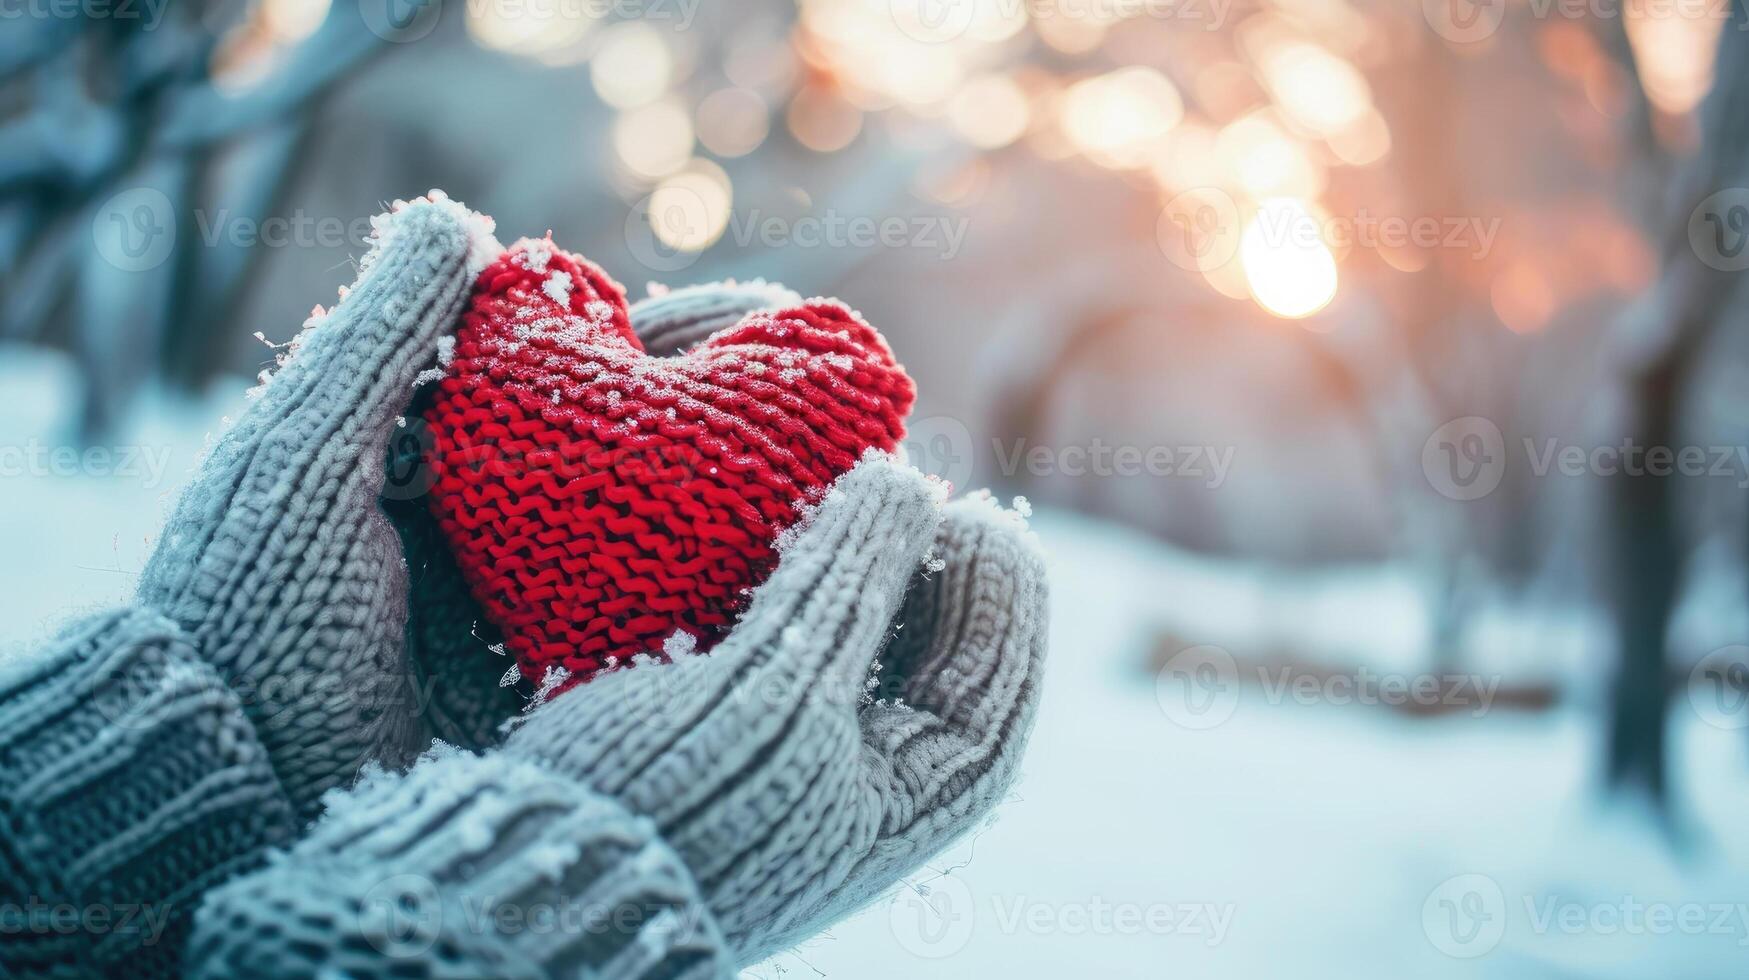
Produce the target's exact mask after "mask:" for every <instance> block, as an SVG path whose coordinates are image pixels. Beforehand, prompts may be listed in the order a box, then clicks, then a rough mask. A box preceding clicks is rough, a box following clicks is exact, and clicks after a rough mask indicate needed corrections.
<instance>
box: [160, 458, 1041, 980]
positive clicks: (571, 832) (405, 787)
mask: <svg viewBox="0 0 1749 980" xmlns="http://www.w3.org/2000/svg"><path fill="white" fill-rule="evenodd" d="M926 554H928V555H933V556H934V557H935V558H939V559H940V563H937V562H934V561H929V560H926ZM907 593H909V594H908V595H907ZM1044 600H1045V584H1044V573H1043V566H1042V562H1041V560H1040V558H1039V555H1038V553H1037V550H1036V548H1035V546H1034V544H1033V543H1032V541H1031V539H1030V536H1029V534H1028V533H1027V532H1026V531H1025V530H1024V529H1023V527H1022V526H1021V524H1020V520H1019V518H1017V517H1015V516H1014V515H1012V514H1009V513H1007V512H1005V511H1002V510H1001V509H1000V508H998V507H996V506H995V505H994V503H992V502H991V501H990V500H989V499H988V498H974V499H971V500H966V501H960V502H957V503H954V504H951V505H949V506H948V507H946V508H945V510H944V509H943V508H941V506H940V491H939V487H938V486H937V485H934V484H932V483H930V482H929V481H927V480H925V479H924V478H923V477H922V476H921V475H920V474H918V473H917V472H916V471H914V470H911V469H910V468H908V467H904V466H902V465H899V464H897V463H895V462H893V461H891V460H887V459H885V458H882V457H878V456H876V457H871V458H869V459H866V460H865V461H864V462H862V463H861V464H860V465H858V466H857V467H856V468H855V469H853V470H852V471H851V472H850V473H848V474H846V475H845V476H844V477H842V478H841V479H840V480H839V481H838V482H837V483H835V484H834V486H833V488H832V490H831V491H830V492H829V493H828V494H827V496H826V499H825V500H824V501H823V502H822V503H821V505H820V506H819V507H818V509H817V510H816V512H815V513H814V514H813V515H812V517H811V519H810V520H809V521H808V522H806V524H805V525H804V526H803V527H802V529H800V530H799V531H798V532H796V533H795V534H794V535H793V536H792V538H791V539H790V540H788V541H786V542H785V546H784V549H783V556H782V559H781V561H780V563H779V566H778V568H777V570H776V571H775V572H774V574H773V575H772V577H771V578H770V580H769V581H767V582H766V583H765V584H763V585H762V586H760V588H759V589H758V590H757V591H756V592H755V595H754V597H753V602H752V604H751V606H750V608H749V609H748V611H747V613H746V614H745V615H744V616H743V618H742V621H741V622H740V624H739V625H738V626H737V627H736V629H735V630H734V631H733V632H732V633H731V634H730V636H729V637H728V638H727V639H726V640H724V641H723V642H722V643H721V644H720V645H719V646H718V647H717V648H716V649H714V650H713V651H711V652H710V653H709V654H707V655H702V656H700V655H692V654H686V653H684V652H683V651H681V650H680V649H678V648H677V649H676V650H675V651H674V652H675V654H676V659H675V660H674V662H672V663H643V664H638V665H635V666H633V667H632V668H630V669H626V670H620V671H614V672H610V673H608V674H605V675H602V676H598V677H596V678H595V679H593V680H592V681H590V682H589V683H588V684H585V685H582V686H581V687H578V688H576V689H575V690H572V691H570V692H568V693H566V694H564V695H562V696H560V697H557V698H555V699H554V700H553V701H552V702H551V703H549V704H546V705H544V706H542V707H540V708H538V709H537V710H535V711H534V712H533V713H532V714H531V715H530V716H529V717H528V719H527V720H526V722H524V723H523V724H522V725H521V726H520V727H518V728H516V729H515V731H514V732H513V733H512V734H511V735H510V737H509V738H508V739H506V740H505V742H504V745H503V746H502V748H500V749H498V750H497V751H495V752H493V753H491V754H489V755H488V756H486V757H484V758H483V759H481V758H475V757H472V756H468V755H454V756H449V757H443V758H436V759H433V760H431V761H428V762H425V763H423V764H421V766H420V767H418V768H417V769H415V770H414V772H413V774H412V775H410V776H408V777H405V778H397V777H388V778H387V779H385V780H381V781H377V780H373V781H372V782H371V783H370V784H369V786H368V787H367V789H366V790H364V791H361V794H360V798H359V799H357V800H354V799H352V798H349V797H345V796H336V797H335V798H334V802H333V804H332V806H331V810H330V815H329V816H328V817H326V818H324V820H323V822H322V823H321V824H319V825H318V829H317V830H316V831H315V832H314V833H313V835H312V836H311V837H310V838H309V839H307V840H306V841H305V842H303V843H301V844H299V845H298V846H297V847H296V848H294V849H293V850H292V852H291V853H290V855H289V856H288V857H286V858H285V859H283V860H279V861H276V862H275V863H274V864H272V865H271V866H269V867H267V868H265V869H262V870H260V871H258V872H255V873H253V874H251V875H249V876H247V877H245V878H243V879H241V880H239V881H237V882H236V883H234V884H232V885H229V886H227V887H225V888H223V889H220V890H217V891H215V892H214V893H213V894H212V895H211V896H210V898H209V901H208V904H207V905H206V906H204V907H203V909H202V911H201V914H200V919H199V922H198V924H197V929H196V938H195V940H194V942H193V946H192V949H193V956H194V967H195V969H196V970H197V971H198V970H209V969H210V970H215V971H218V973H215V974H213V975H219V974H222V972H223V971H224V970H225V969H227V968H228V967H230V966H231V965H233V964H237V963H242V962H246V961H245V960H243V959H239V958H238V954H237V953H235V951H236V950H255V951H257V952H256V953H255V955H257V956H264V957H268V959H264V960H261V962H280V963H291V964H294V965H295V966H294V968H293V969H291V970H290V971H289V972H290V973H291V974H292V975H298V976H303V975H315V974H317V973H320V972H321V971H322V970H324V969H327V968H330V967H332V968H338V969H341V970H342V971H343V972H345V973H347V974H358V975H365V976H376V975H391V974H392V975H397V976H399V975H407V976H430V975H456V976H476V975H498V974H500V973H502V974H505V975H517V972H518V971H525V970H532V971H535V972H542V971H544V972H547V973H548V974H549V975H554V976H608V977H618V976H674V975H683V974H684V975H690V974H689V972H688V971H693V970H701V971H709V970H722V969H726V968H727V966H729V965H731V964H733V965H743V964H747V963H751V962H755V961H757V960H759V959H761V958H763V957H764V956H766V955H768V954H769V953H771V952H772V951H775V950H777V949H781V948H783V947H785V946H787V945H790V944H792V943H794V942H796V941H798V940H800V939H802V938H805V937H807V936H809V935H812V934H813V933H815V932H817V931H819V930H820V929H822V928H824V927H825V926H827V925H829V924H830V923H831V922H833V921H835V920H837V919H839V918H841V917H843V916H844V915H847V914H848V913H850V912H851V911H854V910H855V909H856V908H857V907H859V906H861V905H862V904H864V903H866V902H868V901H869V900H870V899H872V898H874V897H876V896H877V895H879V894H880V893H881V892H882V891H883V890H885V889H886V888H888V887H890V886H891V885H892V884H893V882H894V881H895V880H896V879H897V878H898V877H899V876H901V875H902V874H904V873H905V872H906V871H908V870H910V869H913V868H915V867H916V866H917V865H918V864H920V863H921V862H922V861H923V860H924V859H926V858H927V857H928V856H929V855H930V854H932V853H934V852H936V851H938V850H939V849H941V848H942V847H944V846H945V845H947V844H948V843H949V842H951V840H952V839H953V838H954V837H956V836H958V835H959V834H960V833H962V832H964V831H965V830H967V829H969V828H970V827H971V826H972V825H973V823H975V822H976V820H977V819H978V818H979V817H980V816H981V815H982V814H984V813H986V812H987V811H988V810H989V809H990V808H991V807H992V806H994V805H995V803H996V802H998V801H999V800H1000V799H1001V797H1002V795H1003V794H1004V793H1005V792H1006V788H1007V786H1008V785H1009V783H1010V781H1011V780H1012V778H1013V776H1014V773H1015V767H1016V765H1017V763H1018V760H1019V758H1020V753H1021V750H1022V748H1023V745H1024V743H1025V740H1026V736H1027V732H1028V730H1029V727H1030V723H1031V718H1032V715H1033V710H1034V707H1035V705H1036V703H1037V695H1038V689H1039V679H1040V678H1039V672H1040V668H1041V665H1042V657H1043V652H1044V638H1045V612H1044V610H1045V601H1044ZM895 630H896V631H897V632H896V636H897V637H898V638H897V639H894V638H893V637H894V636H895ZM883 651H884V652H883ZM877 657H878V658H879V660H878V662H877ZM901 699H902V700H901ZM537 785H538V786H539V787H541V789H540V792H539V793H535V792H534V791H532V790H528V789H526V787H532V786H537ZM542 793H544V794H547V796H541V795H540V794H542ZM549 797H550V799H552V800H558V799H565V800H571V801H573V802H570V803H557V802H550V801H549ZM434 799H437V800H439V801H440V802H437V803H433V802H432V801H433V800H434ZM525 800H531V801H532V802H521V801H525ZM607 800H612V801H613V802H612V803H611V804H609V803H607V802H606V801H607ZM482 807H483V808H484V812H485V813H487V814H490V816H489V817H482V816H480V812H481V810H480V808H482ZM543 807H544V808H546V809H542V808H543ZM536 811H539V812H540V814H539V815H537V813H536ZM554 814H556V815H554ZM625 814H635V815H637V817H638V818H640V819H638V820H633V821H631V822H630V823H629V824H628V823H626V822H625ZM560 827H562V828H563V829H556V828H560ZM626 827H636V828H639V829H638V830H636V831H626V830H625V829H624V828H626ZM652 832H653V833H656V834H659V836H660V839H661V841H662V842H663V843H658V842H657V841H656V840H655V839H653V838H652V837H651V836H649V835H650V834H651V833H652ZM616 834H630V835H631V839H630V840H629V841H628V840H627V839H626V838H624V837H617V836H616ZM604 840H608V841H613V842H614V843H608V844H604V843H603V841H604ZM425 841H428V842H429V845H428V846H427V845H425V844H422V843H421V842H425ZM633 849H636V850H637V851H638V853H640V854H642V855H644V856H643V857H641V858H640V859H638V860H636V861H628V860H627V858H626V857H625V856H626V855H627V854H628V853H629V852H630V851H631V850H633ZM609 866H611V867H612V869H613V870H611V871H603V870H601V869H603V868H607V867H609ZM385 882H392V883H393V884H387V885H385V884H384V883H385ZM602 882H619V883H620V884H618V885H615V886H608V885H604V884H602ZM694 889H696V891H694ZM409 892H416V893H417V895H418V898H417V900H415V901H411V902H408V901H405V900H404V899H403V900H402V901H401V902H400V905H399V907H401V908H403V909H411V910H412V912H409V913H407V914H408V915H409V917H410V918H413V919H416V920H417V921H418V922H419V923H421V924H422V926H421V928H422V929H423V930H424V931H423V932H417V936H418V941H417V942H415V943H412V944H411V945H407V944H404V943H399V942H396V941H395V937H394V936H393V935H389V936H387V937H386V938H385V936H384V935H383V934H382V928H383V927H382V926H381V925H380V924H378V923H379V922H380V921H381V919H382V917H383V915H385V914H387V913H385V912H380V911H375V909H376V908H377V906H379V905H384V904H385V898H386V897H387V898H393V897H395V896H401V895H404V894H406V893H409ZM529 896H533V897H532V898H531V897H529ZM628 896H636V897H635V898H632V897H628ZM695 896H696V898H695ZM387 904H394V903H393V902H388V903H387ZM531 904H532V905H534V906H537V907H552V906H557V907H559V908H561V909H580V910H582V913H583V920H582V921H589V922H600V923H605V925H603V926H601V927H600V929H598V930H597V932H596V933H590V934H588V935H587V936H585V937H584V938H583V939H573V938H571V937H570V936H569V935H568V934H565V935H554V934H552V933H551V932H550V931H549V932H546V933H540V934H537V933H536V932H535V931H534V930H529V929H523V928H514V927H507V926H506V925H505V924H504V923H505V921H506V920H505V918H504V916H508V918H509V920H511V921H520V920H521V919H522V917H524V916H526V915H527V914H528V912H529V908H530V906H531ZM458 909H459V910H464V911H465V910H472V913H473V914H472V915H471V916H469V915H463V914H460V913H458V912H457V911H455V910H458ZM701 909H702V910H701ZM294 910H295V911H294ZM703 910H708V911H703ZM290 918H295V920H296V921H297V922H299V923H308V924H316V925H311V926H309V927H308V928H304V927H300V928H298V929H295V930H288V929H286V928H283V927H280V926H276V925H274V923H283V922H285V921H287V920H288V919H290ZM675 922H679V923H680V924H681V926H680V927H675V926H674V925H673V923H675ZM360 923H364V924H363V925H360ZM323 924H326V925H323ZM652 924H660V925H661V928H660V929H658V930H657V931H656V932H654V933H651V931H650V928H651V925H652ZM361 930H362V933H361ZM602 930H605V932H604V933H603V932H602ZM406 932H408V933H414V932H416V930H406ZM361 935H362V936H363V939H364V941H363V942H360V941H358V939H359V937H360V936H361ZM717 935H721V936H722V942H723V949H721V950H720V951H719V952H715V953H712V952H711V951H710V949H711V944H712V942H713V941H714V939H715V937H716V936H717ZM676 936H678V937H681V939H680V940H676V938H675V937H676ZM373 937H374V938H373ZM628 950H639V951H642V952H640V953H639V954H638V958H637V959H636V960H635V962H633V961H629V960H623V959H616V958H615V957H619V956H622V955H624V954H625V951H628ZM209 963H214V964H222V965H219V966H211V967H209ZM610 963H612V964H617V965H613V966H610V965H609V964H610Z"/></svg>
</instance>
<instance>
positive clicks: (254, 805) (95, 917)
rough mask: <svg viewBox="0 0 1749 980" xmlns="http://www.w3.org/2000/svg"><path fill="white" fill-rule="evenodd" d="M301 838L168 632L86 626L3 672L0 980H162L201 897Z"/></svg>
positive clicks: (106, 620) (225, 701) (144, 624)
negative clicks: (7, 916) (16, 918)
mask: <svg viewBox="0 0 1749 980" xmlns="http://www.w3.org/2000/svg"><path fill="white" fill-rule="evenodd" d="M295 827H296V824H295V822H294V820H293V816H292V808H291V804H290V802H289V801H288V800H287V799H286V797H285V794H284V793H283V792H282V791H281V789H280V786H279V782H278V780H277V779H275V778H274V774H273V770H272V768H271V767H270V766H269V765H268V760H267V753H266V751H265V750H264V749H263V747H262V745H261V743H260V742H259V741H258V740H257V739H256V737H255V731H254V729H253V728H252V727H251V726H250V724H249V722H248V721H247V720H245V718H244V716H243V712H242V709H241V708H240V706H239V705H238V703H237V699H236V697H235V695H233V694H232V692H231V691H229V690H228V689H227V688H226V687H225V686H224V685H223V684H222V683H221V682H220V679H219V677H218V675H217V674H216V673H215V672H214V671H213V669H212V668H211V667H210V666H208V665H207V664H206V663H204V662H203V661H202V660H201V658H200V657H199V656H198V655H197V654H196V653H195V651H194V649H193V647H192V646H190V645H189V644H188V642H187V641H186V640H185V639H184V638H183V637H182V636H181V634H180V632H179V631H178V630H177V628H176V626H175V625H174V624H172V623H171V622H170V621H168V620H166V619H165V618H164V617H162V616H159V615H157V614H155V613H148V612H143V611H139V610H130V611H126V612H114V613H106V614H102V615H98V616H93V617H91V618H88V619H86V620H84V621H81V622H79V623H76V624H74V625H72V626H71V627H69V628H67V629H66V630H65V631H64V632H63V633H62V634H61V635H60V636H59V637H57V638H56V639H55V640H54V641H53V642H51V643H50V644H49V646H48V647H47V648H46V649H43V650H39V651H35V653H34V654H33V655H31V656H19V657H16V658H13V659H10V660H8V661H7V662H6V663H5V664H4V666H0V907H3V908H5V909H6V910H8V911H9V912H11V911H12V910H19V911H21V913H22V914H23V915H25V916H27V917H28V918H27V921H26V922H24V923H12V922H9V923H7V929H6V936H5V939H4V941H0V976H18V977H69V978H72V977H93V976H126V977H171V976H175V975H176V973H175V969H176V965H177V962H178V958H179V956H180V953H181V950H182V946H183V941H184V938H185V936H186V934H187V932H188V926H189V923H190V922H191V921H192V918H193V911H194V908H195V906H196V904H197V903H198V902H199V901H200V898H201V894H202V892H204V891H205V890H206V889H207V888H209V887H211V886H212V885H214V884H216V883H218V882H220V881H223V880H225V879H226V878H228V877H230V876H231V875H233V874H235V873H237V872H238V871H240V870H244V869H246V868H248V867H250V866H252V865H253V864H254V863H256V862H257V861H258V860H259V859H260V856H261V855H262V854H263V853H264V852H265V850H266V849H267V848H268V847H270V846H279V845H283V844H285V843H286V842H287V841H289V840H290V839H291V837H292V835H293V833H294V832H295Z"/></svg>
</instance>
